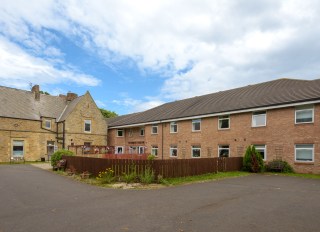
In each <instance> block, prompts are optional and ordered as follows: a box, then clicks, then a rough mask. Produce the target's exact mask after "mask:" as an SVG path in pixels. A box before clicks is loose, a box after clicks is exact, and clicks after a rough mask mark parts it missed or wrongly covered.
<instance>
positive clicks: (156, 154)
mask: <svg viewBox="0 0 320 232" xmlns="http://www.w3.org/2000/svg"><path fill="white" fill-rule="evenodd" d="M151 155H154V156H158V146H157V145H153V146H151Z"/></svg>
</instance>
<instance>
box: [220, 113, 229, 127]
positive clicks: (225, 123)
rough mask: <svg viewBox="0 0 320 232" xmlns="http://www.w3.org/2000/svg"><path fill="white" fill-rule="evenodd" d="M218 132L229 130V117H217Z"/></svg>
mask: <svg viewBox="0 0 320 232" xmlns="http://www.w3.org/2000/svg"><path fill="white" fill-rule="evenodd" d="M218 128H219V130H223V129H229V128H230V116H229V115H224V116H219V127H218Z"/></svg>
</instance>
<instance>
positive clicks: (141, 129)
mask: <svg viewBox="0 0 320 232" xmlns="http://www.w3.org/2000/svg"><path fill="white" fill-rule="evenodd" d="M140 136H144V127H141V128H140Z"/></svg>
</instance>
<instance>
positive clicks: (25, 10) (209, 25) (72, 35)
mask: <svg viewBox="0 0 320 232" xmlns="http://www.w3.org/2000/svg"><path fill="white" fill-rule="evenodd" d="M319 12H320V1H318V0H259V1H256V0H215V1H212V0H152V1H147V0H135V1H132V0H131V1H130V0H114V1H111V0H61V1H60V0H28V1H25V0H0V28H1V30H0V85H2V86H8V87H13V88H18V89H24V90H30V86H31V85H34V84H38V85H40V88H41V90H43V91H47V92H49V93H50V94H51V95H59V94H66V93H67V92H69V91H70V92H74V93H77V94H78V95H83V94H84V93H85V92H86V91H89V92H90V93H91V95H92V97H93V98H94V100H95V101H96V103H97V105H98V106H99V107H101V108H105V109H108V110H111V111H115V112H116V113H118V114H119V115H123V114H128V113H132V112H140V111H143V110H146V109H149V108H152V107H155V106H158V105H160V104H163V103H166V102H170V101H175V100H180V99H184V98H189V97H194V96H199V95H203V94H207V93H213V92H217V91H223V90H227V89H231V88H237V87H241V86H245V85H249V84H255V83H260V82H265V81H270V80H275V79H278V78H294V79H306V80H311V79H316V78H320V23H319V22H320V14H319Z"/></svg>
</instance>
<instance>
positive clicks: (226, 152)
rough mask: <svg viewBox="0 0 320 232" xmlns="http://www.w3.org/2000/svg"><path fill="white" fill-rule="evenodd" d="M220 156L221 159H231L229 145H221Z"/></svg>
mask: <svg viewBox="0 0 320 232" xmlns="http://www.w3.org/2000/svg"><path fill="white" fill-rule="evenodd" d="M218 154H219V157H229V156H230V148H229V145H219V148H218Z"/></svg>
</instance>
